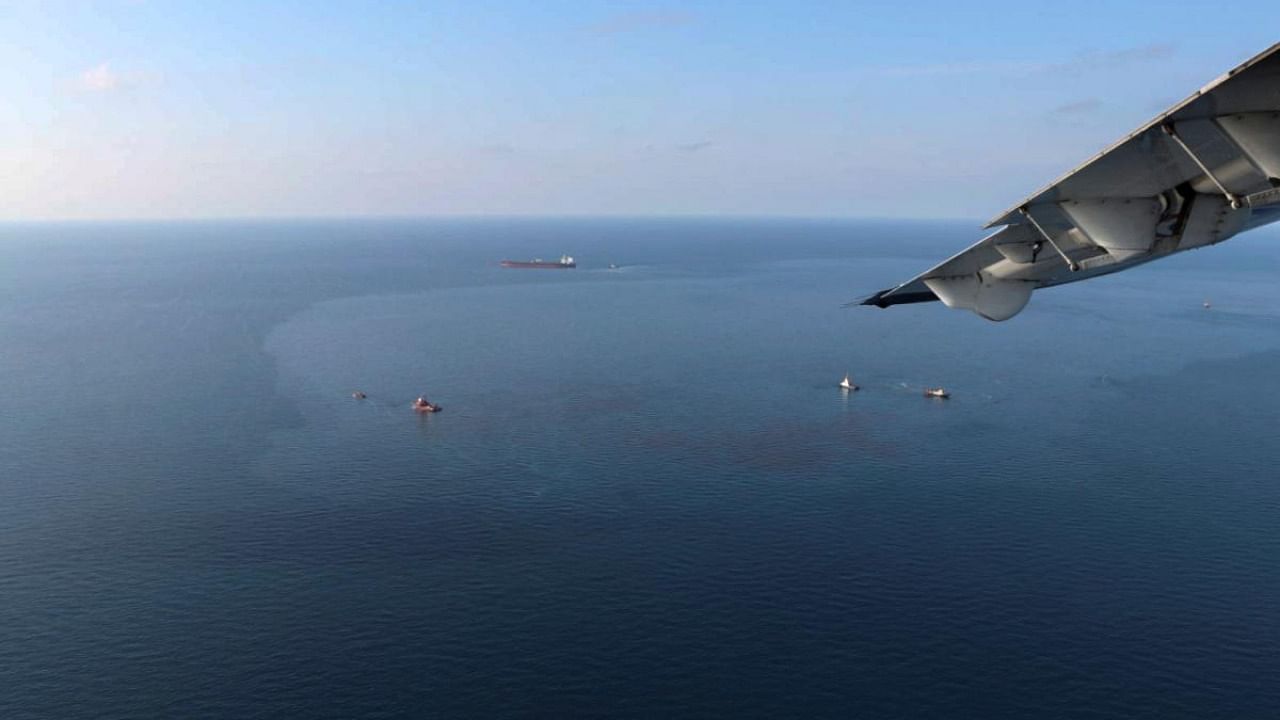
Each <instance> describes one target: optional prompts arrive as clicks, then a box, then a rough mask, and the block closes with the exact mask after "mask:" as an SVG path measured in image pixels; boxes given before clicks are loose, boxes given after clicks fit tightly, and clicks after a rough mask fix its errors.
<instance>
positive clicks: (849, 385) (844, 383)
mask: <svg viewBox="0 0 1280 720" xmlns="http://www.w3.org/2000/svg"><path fill="white" fill-rule="evenodd" d="M840 388H841V389H843V390H857V389H858V386H857V385H854V384H853V382H852V381H851V380H849V373H845V374H844V379H843V380H841V381H840Z"/></svg>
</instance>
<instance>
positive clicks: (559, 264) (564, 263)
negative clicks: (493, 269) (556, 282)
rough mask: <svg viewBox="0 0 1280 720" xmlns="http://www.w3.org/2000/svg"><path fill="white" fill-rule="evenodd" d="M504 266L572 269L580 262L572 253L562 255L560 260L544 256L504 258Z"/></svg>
mask: <svg viewBox="0 0 1280 720" xmlns="http://www.w3.org/2000/svg"><path fill="white" fill-rule="evenodd" d="M501 264H502V267H505V268H540V269H550V270H570V269H572V268H576V267H578V263H577V262H576V261H574V259H573V256H572V255H561V256H560V259H559V260H556V261H551V260H543V259H542V258H534V259H533V260H503V261H502V263H501Z"/></svg>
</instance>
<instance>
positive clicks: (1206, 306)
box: [1204, 300, 1213, 310]
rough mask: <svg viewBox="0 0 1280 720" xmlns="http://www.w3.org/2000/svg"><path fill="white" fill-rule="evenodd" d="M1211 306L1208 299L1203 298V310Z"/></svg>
mask: <svg viewBox="0 0 1280 720" xmlns="http://www.w3.org/2000/svg"><path fill="white" fill-rule="evenodd" d="M1211 307H1213V306H1212V305H1210V304H1209V301H1208V300H1205V301H1204V309H1205V310H1208V309H1209V308H1211Z"/></svg>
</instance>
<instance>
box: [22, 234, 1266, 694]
mask: <svg viewBox="0 0 1280 720" xmlns="http://www.w3.org/2000/svg"><path fill="white" fill-rule="evenodd" d="M977 234H978V233H977V231H976V229H975V227H974V225H972V224H967V223H957V224H945V223H929V224H925V223H897V222H835V221H790V220H788V221H782V220H761V221H746V220H741V221H712V220H697V221H690V220H633V221H627V220H608V221H605V220H598V221H591V220H571V221H566V220H536V221H535V220H509V221H507V220H493V221H475V220H472V221H462V220H458V221H415V222H407V221H406V222H390V221H388V222H333V223H305V222H297V223H285V222H280V223H230V222H228V223H210V224H145V225H130V224H109V225H92V224H73V225H8V226H3V227H0V378H3V381H4V392H3V396H2V398H0V717H3V718H6V719H14V718H107V717H110V718H117V717H118V718H172V717H184V718H196V717H236V718H250V717H264V718H266V717H271V718H275V717H290V716H292V717H333V718H354V717H433V716H434V717H493V716H508V717H567V716H611V717H672V716H682V717H696V716H731V717H747V716H756V717H787V716H790V717H804V716H814V717H816V716H827V717H851V716H856V717H929V718H932V717H985V718H994V717H1041V718H1052V717H1150V718H1171V717H1186V718H1203V717H1270V716H1274V714H1275V713H1276V712H1277V710H1276V708H1278V707H1280V682H1277V681H1276V679H1277V677H1278V676H1280V612H1277V611H1278V610H1280V562H1277V561H1278V560H1280V529H1278V528H1280V522H1278V521H1280V471H1278V470H1277V468H1278V467H1280V442H1277V439H1276V431H1277V428H1280V380H1278V379H1277V374H1276V368H1277V365H1278V364H1280V363H1278V362H1277V361H1278V360H1280V322H1278V320H1280V284H1277V282H1276V281H1277V278H1278V277H1280V243H1278V242H1277V241H1278V240H1280V234H1277V233H1275V232H1274V231H1261V232H1259V233H1257V234H1255V235H1253V236H1246V237H1244V238H1240V239H1236V240H1232V241H1231V242H1229V243H1227V244H1225V245H1223V246H1220V247H1217V248H1213V249H1209V250H1203V251H1199V252H1195V253H1191V254H1188V255H1186V256H1182V257H1178V258H1173V259H1170V260H1167V261H1162V262H1160V263H1156V264H1154V265H1151V266H1149V267H1146V268H1143V269H1140V270H1137V271H1133V272H1128V273H1123V274H1120V275H1116V276H1113V277H1110V278H1105V279H1100V280H1097V281H1092V282H1090V283H1086V284H1083V285H1078V286H1070V287H1064V288H1058V289H1054V290H1050V291H1046V292H1043V293H1038V294H1037V295H1036V297H1035V298H1033V301H1032V304H1031V305H1030V307H1029V308H1028V310H1027V311H1026V312H1025V313H1024V314H1023V315H1020V316H1019V317H1017V318H1015V319H1014V320H1012V321H1010V322H1008V323H1004V324H993V323H988V322H986V321H983V320H981V319H979V318H977V317H975V316H972V315H970V314H967V313H960V312H956V311H949V310H946V309H945V308H942V307H941V306H939V305H924V306H911V307H899V308H892V309H889V310H875V309H870V308H857V309H840V308H839V305H840V304H841V303H843V302H846V301H848V300H852V299H854V298H856V297H858V296H860V295H863V294H866V293H869V292H871V291H874V290H877V289H880V288H883V287H885V286H887V285H889V284H892V283H895V282H898V281H901V280H903V279H906V278H908V277H910V276H911V275H913V274H915V273H916V272H918V271H919V270H922V269H924V268H925V267H928V266H930V265H931V264H932V263H933V262H935V261H937V260H938V259H940V258H941V257H944V256H946V255H948V254H950V253H951V252H952V251H954V250H955V249H957V248H959V247H962V246H963V245H965V244H967V243H968V242H970V241H972V240H973V239H975V238H976V237H977ZM561 252H570V253H574V254H576V255H577V256H578V257H579V260H580V262H581V267H580V268H579V269H578V270H575V271H572V272H560V271H555V272H542V271H512V270H502V269H499V268H498V267H496V261H497V260H498V259H500V258H503V257H532V256H535V255H538V256H543V257H554V256H558V254H559V253H561ZM609 263H618V264H619V265H621V266H622V268H621V270H619V271H614V272H610V271H608V270H606V269H605V268H606V267H607V265H608V264H609ZM1206 298H1210V299H1211V300H1212V301H1213V309H1212V310H1205V309H1203V308H1202V307H1201V303H1202V301H1203V300H1204V299H1206ZM846 370H848V371H851V372H852V373H853V375H854V377H855V379H856V380H857V381H858V382H859V383H861V384H862V386H863V390H862V391H861V392H860V393H857V394H856V395H853V396H851V397H846V396H844V395H842V394H841V393H840V392H839V391H838V390H836V388H835V387H834V384H835V383H836V382H837V381H838V380H839V379H840V377H841V376H842V375H843V373H844V372H845V371H846ZM930 384H943V385H946V386H947V387H948V388H949V389H951V390H952V392H953V394H954V396H953V399H952V400H950V401H949V402H945V403H943V402H938V401H931V400H926V399H924V398H922V397H921V395H920V389H921V388H922V387H923V386H925V385H930ZM356 389H360V390H363V391H365V392H366V393H368V396H369V397H368V399H367V400H365V401H363V402H357V401H355V400H353V399H352V398H351V397H350V393H351V392H352V391H353V390H356ZM422 392H426V393H428V394H429V395H430V396H431V397H432V399H433V400H435V401H437V402H439V403H441V404H443V405H444V406H445V412H443V413H441V414H439V415H435V416H431V417H423V418H419V417H417V416H415V415H414V413H413V412H411V411H410V410H409V407H408V404H409V401H410V400H412V398H413V397H415V396H416V395H418V394H419V393H422Z"/></svg>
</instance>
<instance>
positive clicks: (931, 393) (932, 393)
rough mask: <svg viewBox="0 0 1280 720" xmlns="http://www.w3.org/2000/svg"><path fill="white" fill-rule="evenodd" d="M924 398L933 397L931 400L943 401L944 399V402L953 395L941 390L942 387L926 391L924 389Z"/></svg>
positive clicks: (926, 389)
mask: <svg viewBox="0 0 1280 720" xmlns="http://www.w3.org/2000/svg"><path fill="white" fill-rule="evenodd" d="M924 396H925V397H931V398H941V399H943V400H946V399H947V398H949V397H951V393H949V392H947V391H946V390H944V389H942V388H940V387H936V388H925V389H924Z"/></svg>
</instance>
